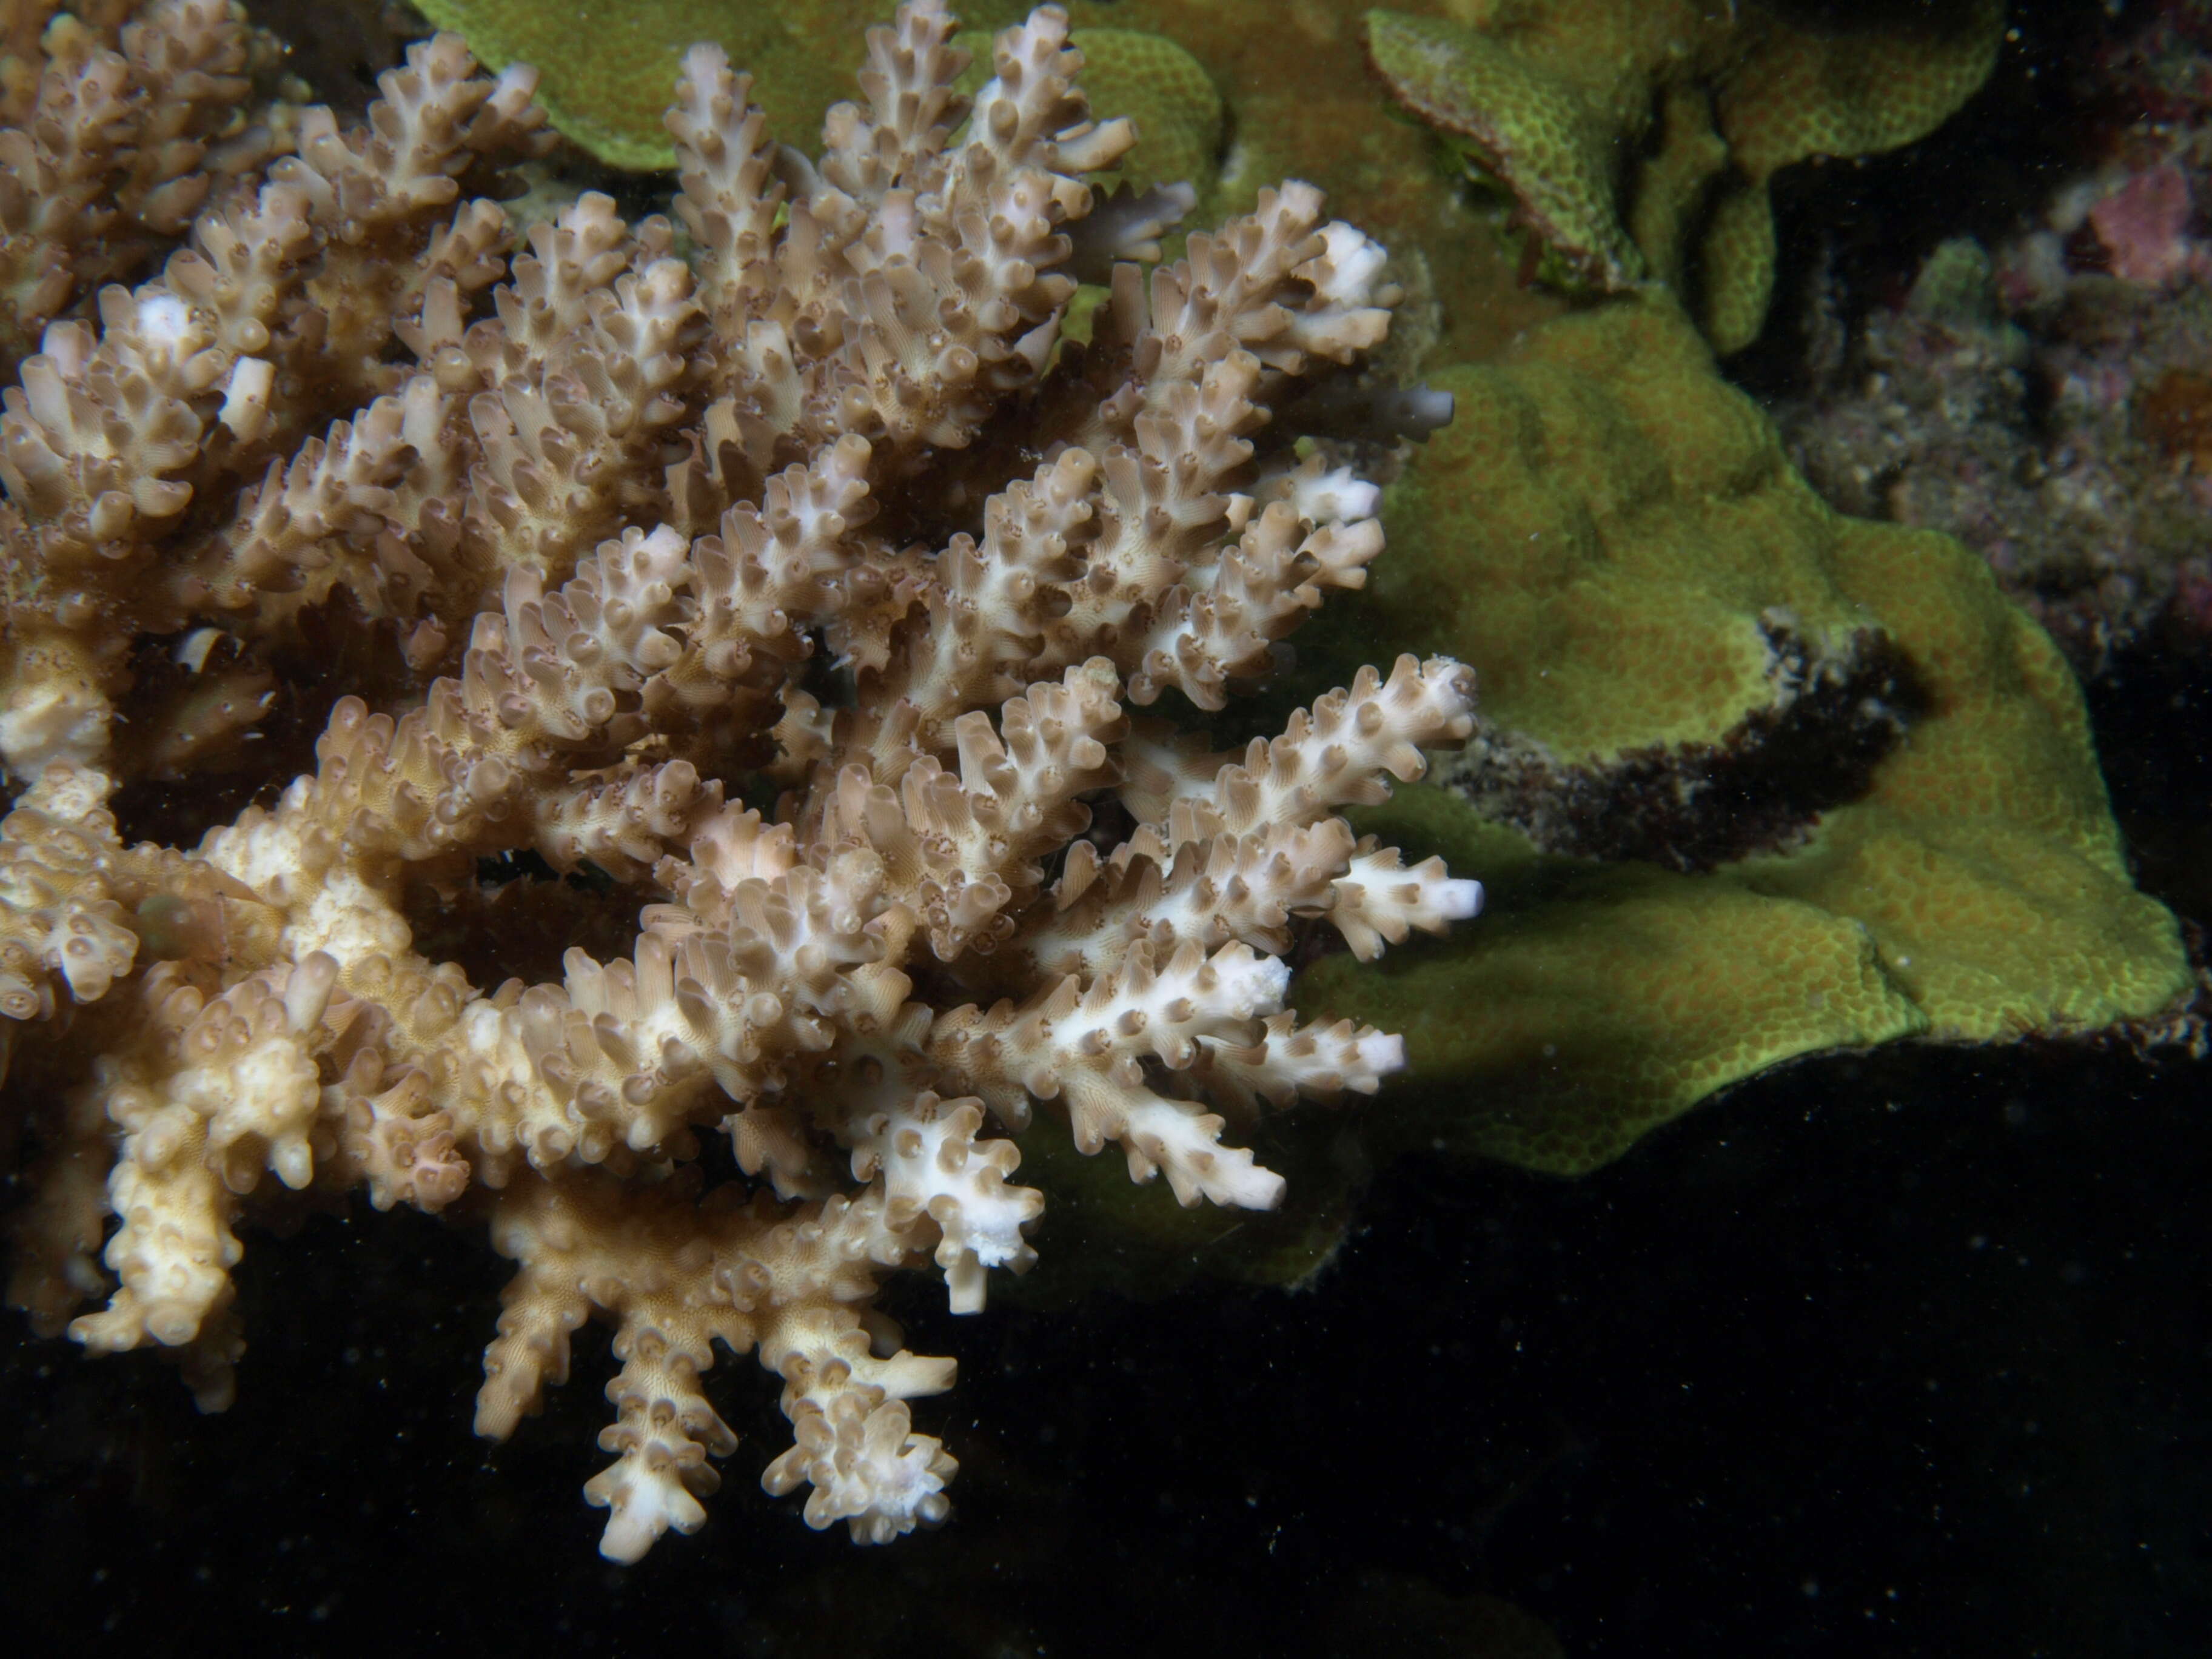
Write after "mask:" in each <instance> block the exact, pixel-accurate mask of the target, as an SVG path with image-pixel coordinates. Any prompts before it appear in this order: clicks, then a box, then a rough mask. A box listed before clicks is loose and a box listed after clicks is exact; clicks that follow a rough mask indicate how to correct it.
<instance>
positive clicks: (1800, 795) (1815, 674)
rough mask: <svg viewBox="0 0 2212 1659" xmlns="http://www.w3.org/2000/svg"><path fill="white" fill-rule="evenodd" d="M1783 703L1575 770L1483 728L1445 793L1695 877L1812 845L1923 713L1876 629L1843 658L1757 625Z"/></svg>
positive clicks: (1554, 844) (1535, 837)
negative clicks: (1717, 732) (1818, 828)
mask: <svg viewBox="0 0 2212 1659" xmlns="http://www.w3.org/2000/svg"><path fill="white" fill-rule="evenodd" d="M1760 632H1761V633H1762V635H1764V636H1765V640H1766V642H1767V647H1768V649H1769V651H1770V652H1771V654H1772V666H1771V678H1772V682H1773V690H1774V700H1773V702H1771V703H1768V704H1766V705H1765V706H1764V707H1760V708H1753V709H1751V710H1749V711H1747V713H1746V714H1745V715H1744V717H1743V719H1742V720H1741V721H1739V722H1738V723H1737V724H1736V725H1735V726H1734V727H1733V728H1731V729H1730V730H1729V732H1726V733H1725V734H1723V736H1722V737H1721V738H1719V740H1718V741H1717V742H1710V743H1678V744H1647V745H1645V746H1644V747H1641V748H1635V749H1629V750H1622V751H1620V752H1619V753H1616V754H1613V755H1607V756H1604V757H1593V758H1590V759H1586V760H1583V761H1582V762H1579V763H1577V762H1572V761H1568V760H1565V759H1563V758H1561V757H1560V756H1559V754H1558V753H1557V752H1555V751H1554V750H1553V749H1552V748H1551V747H1550V746H1549V745H1548V744H1545V743H1544V742H1542V741H1541V739H1539V738H1534V737H1531V736H1528V735H1527V734H1525V733H1521V732H1510V731H1507V730H1504V729H1502V728H1500V727H1498V726H1494V725H1492V723H1490V722H1489V721H1487V720H1483V719H1481V718H1480V716H1478V717H1477V719H1476V721H1475V729H1474V734H1473V735H1472V736H1471V737H1469V738H1468V742H1467V746H1466V747H1465V748H1464V749H1462V750H1460V751H1459V752H1458V753H1457V754H1455V755H1453V756H1451V757H1449V758H1447V759H1446V760H1445V762H1444V763H1443V764H1442V765H1441V766H1440V767H1439V768H1438V769H1437V772H1436V774H1435V777H1434V781H1435V782H1436V783H1437V784H1438V785H1440V786H1442V787H1444V788H1447V789H1449V790H1450V791H1452V793H1455V794H1456V795H1458V796H1459V797H1461V798H1462V799H1464V800H1466V801H1467V802H1468V805H1471V806H1473V807H1474V810H1475V811H1477V812H1478V813H1480V815H1481V816H1482V817H1484V818H1486V819H1487V820H1488V821H1490V822H1492V823H1502V824H1508V825H1510V826H1511V827H1512V828H1513V829H1516V830H1518V831H1519V832H1520V833H1521V834H1522V835H1523V836H1527V837H1528V842H1529V843H1530V845H1532V846H1533V847H1534V848H1537V849H1538V850H1540V851H1541V852H1545V853H1552V854H1563V855H1565V856H1567V857H1571V858H1585V859H1596V860H1605V861H1607V862H1619V861H1620V860H1638V861H1641V862H1644V863H1647V864H1656V865H1658V866H1662V867H1663V868H1666V869H1669V870H1678V871H1682V872H1692V871H1701V870H1711V869H1714V868H1716V867H1717V866H1721V865H1723V864H1729V863H1732V862H1734V861H1735V860H1740V859H1746V858H1751V857H1753V856H1755V855H1757V854H1766V853H1780V852H1784V851H1787V850H1788V849H1789V848H1792V847H1796V846H1798V845H1800V844H1802V842H1803V841H1804V839H1805V837H1806V836H1808V834H1809V833H1810V832H1811V831H1812V829H1814V826H1815V825H1816V824H1817V823H1819V822H1820V814H1821V813H1823V812H1825V811H1829V810H1830V809H1832V808H1833V807H1837V806H1841V805H1844V804H1845V803H1846V802H1849V801H1852V800H1856V799H1858V798H1859V797H1860V796H1861V795H1863V794H1864V793H1866V790H1867V787H1868V785H1869V782H1870V781H1872V779H1873V776H1874V771H1875V768H1876V767H1877V766H1879V765H1880V764H1881V762H1882V760H1883V759H1884V758H1885V757H1887V755H1888V754H1889V752H1890V750H1892V749H1893V748H1895V747H1896V745H1897V744H1898V743H1899V742H1900V741H1901V740H1902V739H1903V738H1904V737H1905V733H1906V732H1907V731H1908V730H1910V728H1911V724H1912V721H1913V720H1914V719H1915V718H1916V717H1917V715H1919V714H1921V713H1923V712H1924V710H1925V708H1926V704H1927V694H1926V691H1925V690H1924V688H1923V686H1922V684H1921V683H1920V679H1919V677H1918V675H1917V673H1916V672H1915V671H1914V669H1913V666H1912V663H1911V659H1909V658H1907V657H1905V655H1904V654H1903V653H1901V652H1899V650H1898V649H1897V647H1896V646H1895V644H1894V643H1893V641H1891V640H1890V639H1889V638H1888V636H1887V635H1885V634H1883V633H1882V632H1881V630H1880V629H1861V630H1860V631H1858V632H1857V633H1855V634H1851V635H1846V636H1845V637H1844V639H1843V641H1841V642H1840V644H1839V646H1837V647H1827V646H1826V645H1824V644H1823V643H1821V642H1816V641H1809V640H1808V639H1806V638H1805V637H1804V636H1803V635H1802V634H1800V633H1799V632H1797V631H1796V629H1794V628H1792V627H1791V626H1790V623H1789V621H1788V620H1787V618H1785V617H1771V616H1770V617H1765V618H1763V619H1762V621H1761V623H1760Z"/></svg>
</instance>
